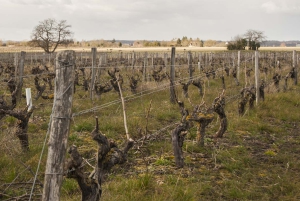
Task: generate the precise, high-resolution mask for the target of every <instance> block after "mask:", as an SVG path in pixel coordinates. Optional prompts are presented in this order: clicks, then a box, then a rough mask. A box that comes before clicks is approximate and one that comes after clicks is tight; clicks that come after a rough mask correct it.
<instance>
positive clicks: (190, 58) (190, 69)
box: [188, 51, 193, 81]
mask: <svg viewBox="0 0 300 201" xmlns="http://www.w3.org/2000/svg"><path fill="white" fill-rule="evenodd" d="M188 54H189V56H188V63H189V64H188V65H189V75H190V81H192V79H193V65H192V61H193V60H192V53H191V51H189V52H188Z"/></svg>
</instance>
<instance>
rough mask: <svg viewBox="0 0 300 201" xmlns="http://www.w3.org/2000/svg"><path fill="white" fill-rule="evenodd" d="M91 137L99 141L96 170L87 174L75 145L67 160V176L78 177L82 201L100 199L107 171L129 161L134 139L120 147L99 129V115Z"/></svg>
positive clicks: (96, 200) (71, 148)
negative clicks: (129, 152) (128, 157)
mask: <svg viewBox="0 0 300 201" xmlns="http://www.w3.org/2000/svg"><path fill="white" fill-rule="evenodd" d="M91 137H92V138H93V140H94V141H96V142H97V143H98V146H99V148H98V152H97V156H96V166H95V170H94V171H93V172H92V173H91V174H89V176H87V175H86V174H85V173H84V171H83V167H82V162H83V159H82V157H81V156H80V154H79V153H78V151H77V148H76V147H75V146H72V147H70V149H69V151H68V152H69V154H70V155H71V159H70V160H69V161H68V162H67V165H66V169H67V177H69V178H74V179H76V181H77V183H78V185H79V187H80V189H81V195H82V201H98V200H100V197H101V193H102V188H101V184H102V181H103V178H104V176H105V174H106V173H108V172H109V171H110V170H111V168H112V167H113V166H115V165H117V164H123V163H125V162H126V161H127V153H128V151H129V150H130V149H131V148H132V147H133V145H134V141H133V140H132V139H129V140H128V141H127V142H126V144H125V147H124V148H123V149H119V148H118V147H117V145H116V143H115V142H114V141H112V140H109V139H107V137H106V136H105V135H103V134H102V133H101V131H100V130H99V123H98V117H96V128H95V129H94V130H93V131H92V133H91Z"/></svg>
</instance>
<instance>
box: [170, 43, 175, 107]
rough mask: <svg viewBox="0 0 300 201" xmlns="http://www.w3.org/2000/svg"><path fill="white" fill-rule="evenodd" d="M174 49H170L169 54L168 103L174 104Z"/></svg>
mask: <svg viewBox="0 0 300 201" xmlns="http://www.w3.org/2000/svg"><path fill="white" fill-rule="evenodd" d="M174 82H175V47H172V52H171V68H170V102H171V103H173V104H174V103H176V94H175V86H174Z"/></svg>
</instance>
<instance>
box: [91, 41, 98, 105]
mask: <svg viewBox="0 0 300 201" xmlns="http://www.w3.org/2000/svg"><path fill="white" fill-rule="evenodd" d="M96 53H97V48H95V47H93V48H92V79H91V84H90V86H91V87H90V98H91V100H93V99H94V87H95V66H96Z"/></svg>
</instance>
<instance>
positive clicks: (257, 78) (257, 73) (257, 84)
mask: <svg viewBox="0 0 300 201" xmlns="http://www.w3.org/2000/svg"><path fill="white" fill-rule="evenodd" d="M258 57H259V52H258V51H257V50H256V51H255V87H256V105H257V104H258V102H259V66H258Z"/></svg>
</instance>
